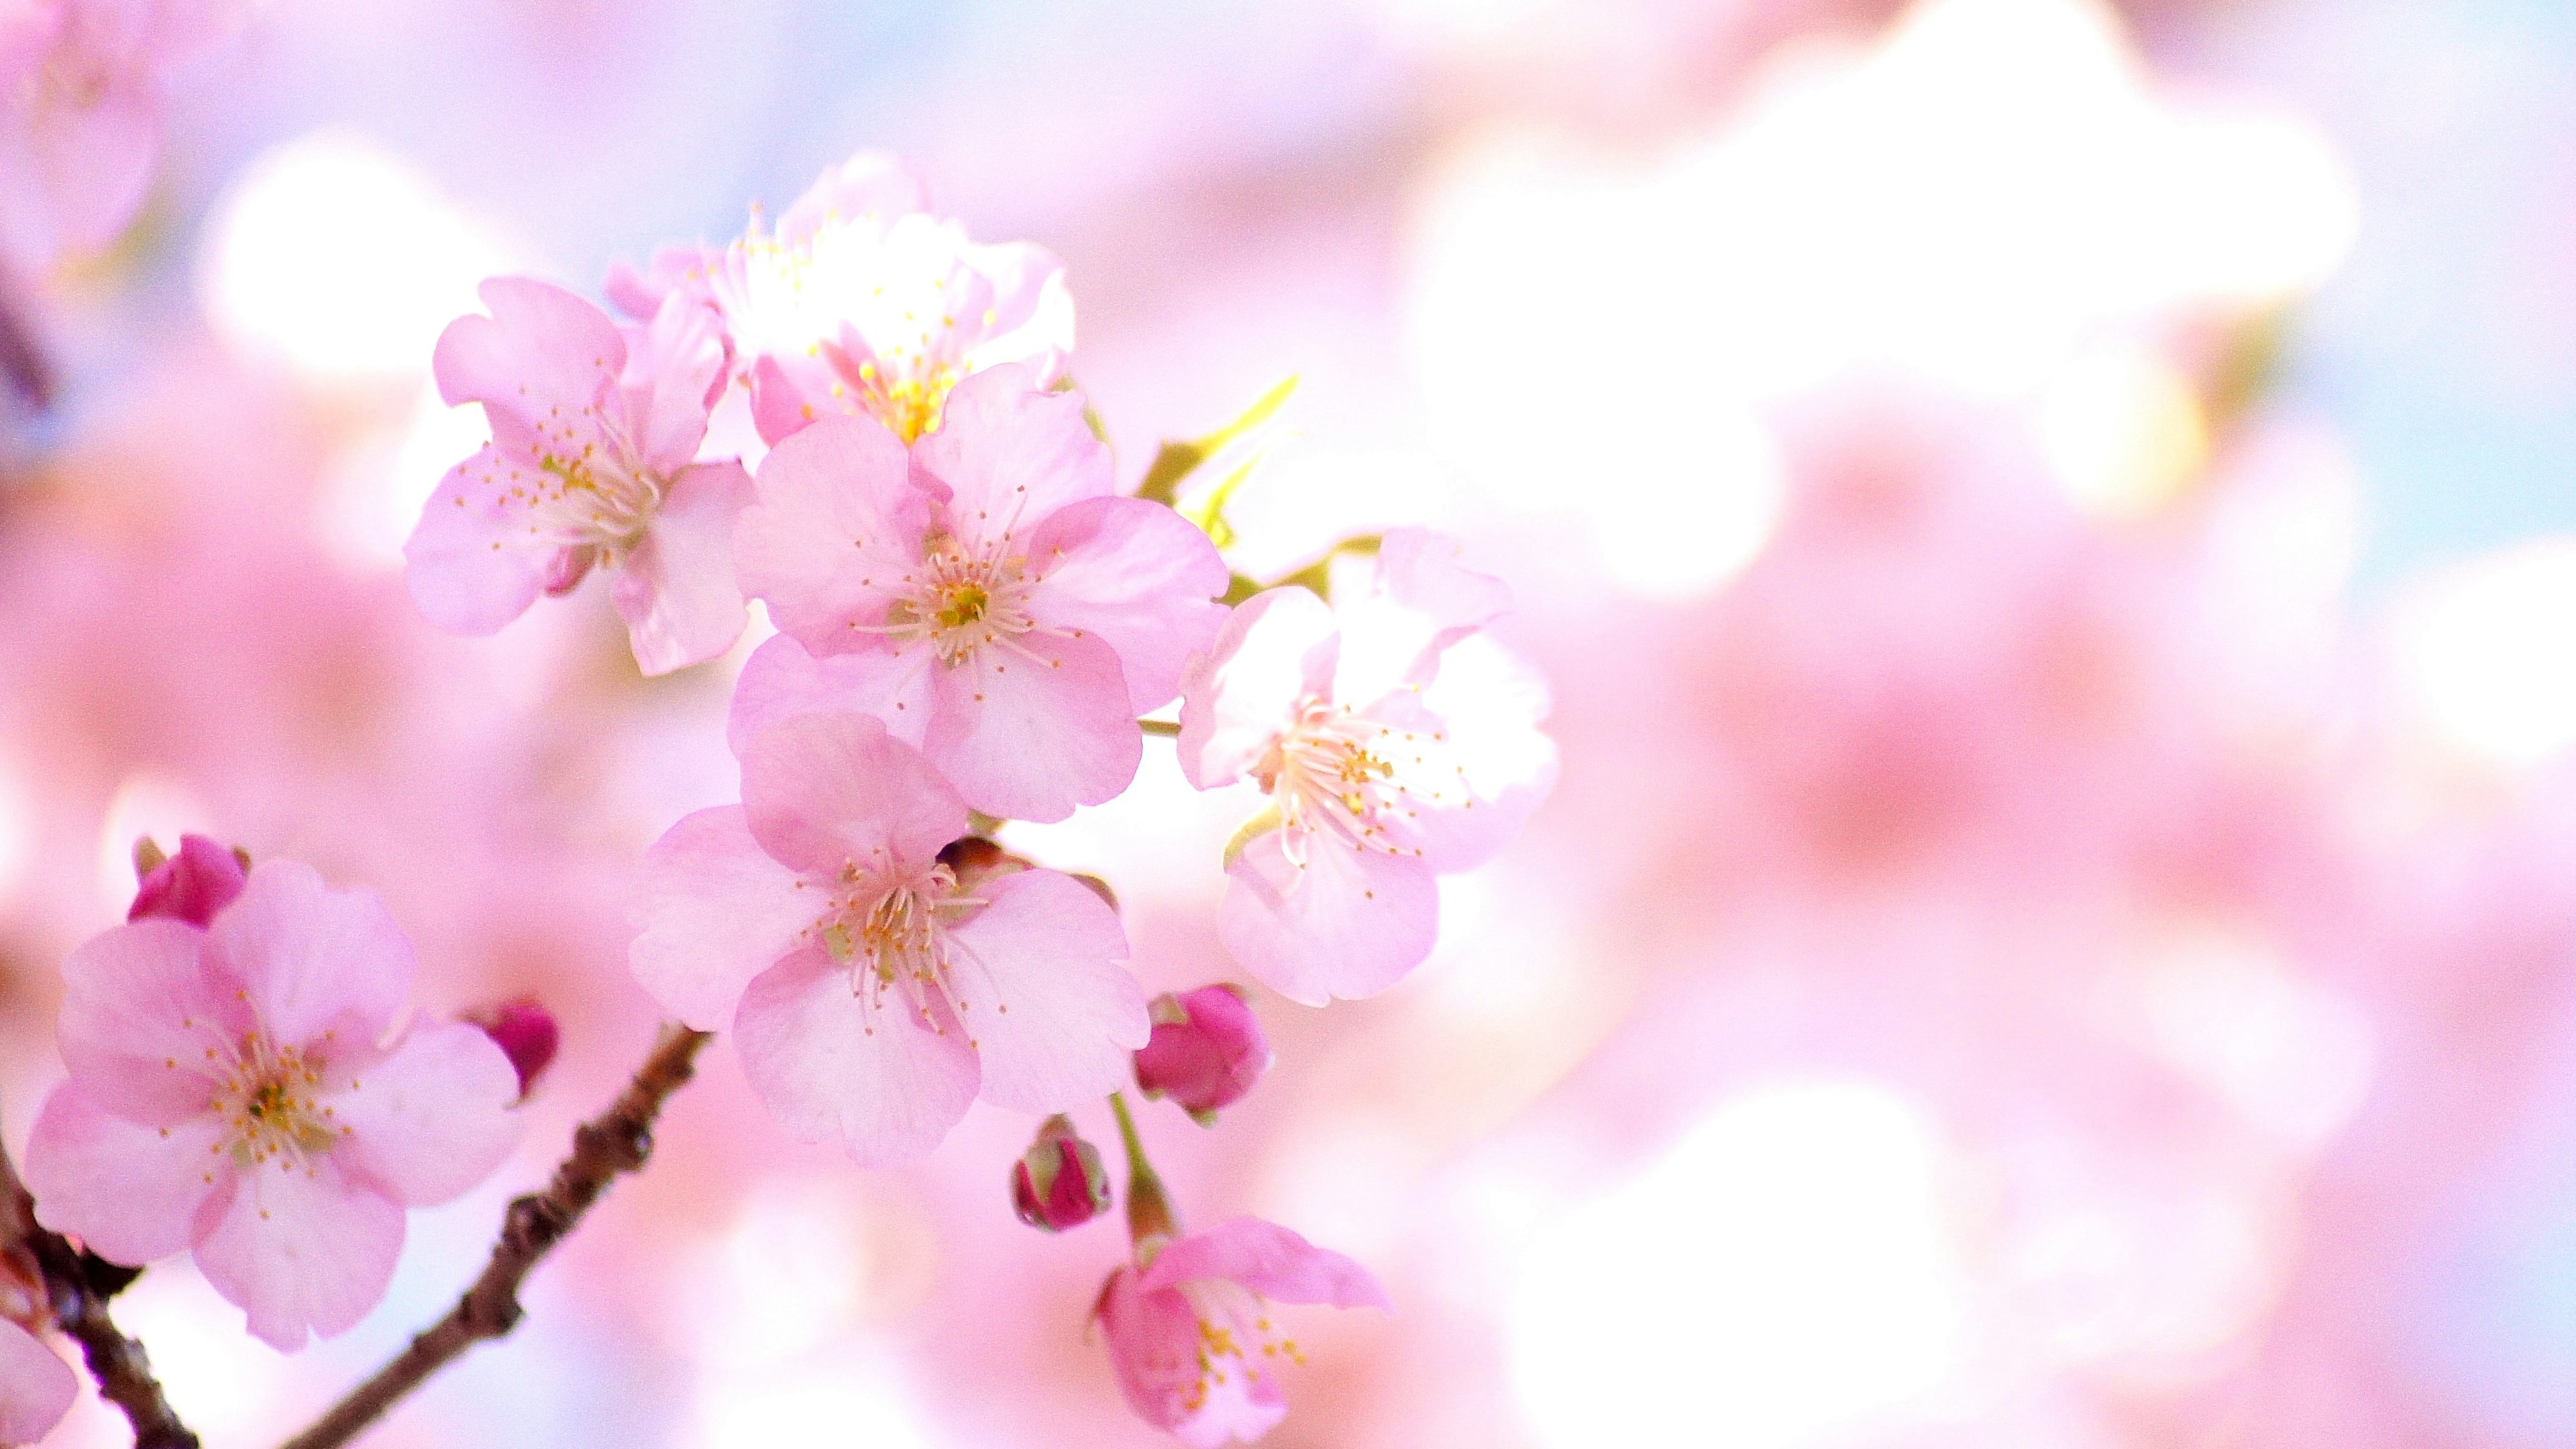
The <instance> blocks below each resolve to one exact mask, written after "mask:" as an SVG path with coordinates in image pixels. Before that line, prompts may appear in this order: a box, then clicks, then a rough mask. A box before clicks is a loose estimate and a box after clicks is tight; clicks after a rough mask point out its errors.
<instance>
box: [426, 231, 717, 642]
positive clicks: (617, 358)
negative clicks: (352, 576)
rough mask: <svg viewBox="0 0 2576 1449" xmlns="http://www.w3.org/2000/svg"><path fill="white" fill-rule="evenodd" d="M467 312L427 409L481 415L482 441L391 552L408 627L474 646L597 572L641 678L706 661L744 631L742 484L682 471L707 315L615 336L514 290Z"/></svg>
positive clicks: (710, 351) (712, 332) (676, 300)
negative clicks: (485, 438)
mask: <svg viewBox="0 0 2576 1449" xmlns="http://www.w3.org/2000/svg"><path fill="white" fill-rule="evenodd" d="M483 304H484V306H486V307H488V308H490V309H491V313H492V315H491V316H489V317H460V318H458V319H457V320H456V321H455V322H452V323H450V324H449V325H448V328H447V331H446V332H445V333H444V334H442V335H441V336H440V337H439V339H438V352H437V355H436V357H435V359H434V366H435V369H436V371H437V374H438V388H439V394H440V395H441V396H442V397H444V398H446V399H447V401H448V402H449V403H450V404H451V405H461V404H463V403H467V402H479V403H481V404H482V405H483V412H484V416H485V417H486V418H487V419H489V420H490V423H491V426H492V441H491V443H490V444H489V445H488V446H486V447H485V448H484V449H483V450H482V451H481V452H479V453H476V454H475V455H474V456H473V457H471V458H468V459H466V460H465V461H464V462H462V463H460V464H458V465H457V466H456V467H455V468H453V469H451V470H449V472H448V474H447V476H446V478H444V479H443V480H441V481H440V483H439V485H438V490H437V492H435V493H433V494H432V495H431V496H430V500H429V503H428V505H427V506H426V507H425V508H424V509H423V510H422V512H421V518H420V523H419V525H418V526H417V527H415V528H414V529H413V530H412V534H411V539H410V541H409V542H407V543H405V544H404V545H403V556H404V558H405V559H406V560H408V562H409V564H410V571H409V577H410V581H411V592H412V598H413V599H414V600H415V601H416V602H417V603H418V604H419V605H420V611H421V613H422V614H424V615H426V616H427V617H428V618H429V620H430V622H431V623H433V624H436V625H438V626H439V627H440V628H442V629H448V630H452V631H454V632H456V633H460V634H489V633H491V632H492V631H493V630H496V629H498V628H500V627H501V626H502V625H504V624H507V623H508V622H510V621H511V620H512V619H515V618H517V617H519V615H521V614H522V613H525V612H526V611H527V608H528V605H529V604H531V603H533V602H535V600H536V597H537V595H538V594H539V593H540V592H544V593H551V594H561V593H565V592H568V591H569V590H571V589H572V588H573V586H574V585H576V584H579V583H580V582H581V580H582V578H583V577H584V576H585V575H587V574H588V573H589V572H590V570H591V569H592V568H594V567H600V566H606V567H612V568H614V569H616V570H617V574H618V577H617V585H616V590H615V597H616V601H617V612H618V613H619V614H621V615H623V616H624V617H625V619H626V627H627V634H628V637H629V638H630V640H631V641H632V643H633V645H634V649H635V662H636V663H637V664H638V665H639V666H641V667H642V669H643V671H644V672H645V673H647V674H661V673H665V672H668V671H670V670H673V669H678V668H680V667H682V666H684V665H689V664H695V663H698V662H699V661H701V660H705V659H712V658H714V657H715V656H716V655H718V654H721V653H723V652H724V651H725V650H726V649H727V648H729V647H731V646H732V644H733V641H734V640H735V639H736V638H737V637H739V636H740V635H741V633H742V627H743V623H744V618H745V614H744V609H743V601H742V591H741V590H740V589H739V588H737V587H736V586H735V584H734V579H733V554H732V536H733V522H734V516H735V515H736V514H737V513H739V512H740V511H741V509H742V507H743V505H744V504H745V503H747V502H748V501H749V500H750V497H751V479H750V476H749V475H748V474H746V473H744V472H743V470H742V466H741V464H739V463H736V462H733V461H730V460H727V461H722V462H706V463H701V462H699V461H697V454H698V445H699V444H700V442H701V441H703V440H704V439H705V437H706V431H707V412H708V408H709V407H710V406H711V405H712V403H713V401H714V399H715V397H716V395H717V394H718V393H719V392H721V391H722V389H723V387H724V379H725V367H726V354H725V344H724V339H723V336H722V335H721V333H720V331H719V330H718V328H717V325H716V321H715V318H714V316H713V314H711V313H710V312H708V311H707V309H706V308H704V307H703V306H699V305H696V304H695V303H693V302H692V301H691V300H690V299H689V298H687V297H684V296H680V295H677V294H675V295H673V296H671V297H668V298H666V299H665V300H664V302H663V304H662V307H661V309H660V311H658V312H657V313H656V314H655V315H654V317H653V319H652V321H651V323H650V324H648V325H645V326H639V327H629V328H620V327H619V326H618V325H617V324H616V323H614V322H611V321H610V320H609V318H608V314H606V313H604V312H602V311H600V310H599V309H598V308H597V307H594V306H592V305H591V304H590V303H588V302H585V301H583V300H582V299H581V298H579V297H576V296H574V295H572V294H571V293H569V292H566V291H564V290H563V289H561V288H559V287H552V286H548V285H547V284H545V283H543V282H536V281H530V280H527V279H525V278H519V277H495V278H493V279H492V280H490V281H487V282H485V283H484V284H483Z"/></svg>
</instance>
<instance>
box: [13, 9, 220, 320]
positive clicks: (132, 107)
mask: <svg viewBox="0 0 2576 1449" xmlns="http://www.w3.org/2000/svg"><path fill="white" fill-rule="evenodd" d="M247 8H248V7H247V5H246V4H245V3H244V0H11V3H10V4H9V5H7V6H6V7H5V8H0V269H15V270H17V271H20V272H24V273H36V272H40V271H43V270H44V269H45V268H47V267H49V266H51V265H52V264H53V262H54V261H55V259H56V258H58V257H59V256H61V255H62V254H63V253H65V252H69V251H88V250H93V249H96V248H98V247H103V246H105V245H106V244H107V243H109V242H111V241H113V240H115V238H116V234H117V233H118V232H120V231H122V230H124V228H125V224H126V223H127V222H128V221H130V220H132V219H133V216H134V212H135V209H136V208H137V207H139V206H141V205H142V203H143V195H144V190H145V188H146V187H147V186H148V185H149V184H150V182H151V179H152V163H153V159H154V157H155V156H156V155H158V153H159V151H160V145H161V104H162V94H161V92H162V85H163V82H164V80H165V78H166V77H167V76H168V74H169V73H170V71H171V70H172V69H173V68H174V67H176V66H178V65H179V64H181V63H183V62H185V61H186V60H188V59H189V58H190V57H192V56H193V55H195V54H197V53H198V52H200V51H201V50H203V49H204V48H205V46H206V45H207V44H208V43H210V42H211V41H213V40H215V39H216V38H218V37H220V36H221V35H222V34H223V33H224V32H225V31H227V30H228V29H230V28H231V26H232V25H233V24H234V23H235V21H236V19H237V18H238V16H239V15H240V14H241V12H243V11H244V10H245V9H247Z"/></svg>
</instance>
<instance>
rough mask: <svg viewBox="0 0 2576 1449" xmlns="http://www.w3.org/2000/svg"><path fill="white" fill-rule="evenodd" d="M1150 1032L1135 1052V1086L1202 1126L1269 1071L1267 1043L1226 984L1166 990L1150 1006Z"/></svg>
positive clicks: (1256, 1021)
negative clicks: (1178, 1108) (1175, 991)
mask: <svg viewBox="0 0 2576 1449" xmlns="http://www.w3.org/2000/svg"><path fill="white" fill-rule="evenodd" d="M1149 1009H1150V1011H1151V1013H1152V1015H1153V1018H1154V1034H1153V1036H1151V1037H1150V1038H1148V1039H1147V1040H1146V1042H1145V1046H1144V1049H1143V1050H1142V1051H1139V1052H1137V1053H1136V1085H1137V1086H1139V1087H1141V1088H1143V1089H1144V1092H1145V1095H1146V1096H1148V1097H1169V1098H1171V1099H1172V1100H1173V1101H1174V1102H1177V1103H1179V1104H1180V1106H1181V1108H1182V1110H1184V1111H1186V1112H1188V1113H1189V1114H1190V1115H1191V1116H1192V1117H1194V1118H1196V1119H1197V1120H1198V1123H1199V1125H1200V1126H1202V1127H1210V1126H1214V1125H1215V1124H1216V1111H1217V1109H1218V1108H1219V1107H1225V1106H1230V1105H1232V1104H1233V1103H1235V1102H1236V1101H1239V1100H1241V1098H1242V1097H1243V1094H1244V1093H1246V1092H1249V1091H1251V1090H1252V1084H1253V1083H1255V1082H1258V1081H1260V1080H1261V1074H1262V1073H1263V1072H1266V1071H1268V1070H1270V1042H1269V1039H1268V1038H1266V1037H1264V1036H1263V1035H1262V1034H1261V1020H1260V1018H1259V1017H1256V1016H1254V1015H1253V1014H1252V1006H1251V1003H1249V1002H1247V1001H1245V1000H1244V997H1243V990H1242V988H1241V987H1238V986H1234V985H1232V984H1230V983H1227V982H1222V981H1220V982H1218V983H1217V984H1216V985H1214V986H1202V987H1200V988H1199V989H1198V990H1196V991H1192V992H1189V993H1187V994H1185V995H1180V996H1175V995H1173V994H1172V993H1170V992H1168V991H1167V992H1165V993H1163V994H1162V995H1160V996H1157V997H1155V998H1154V1001H1153V1005H1152V1006H1151V1007H1150V1008H1149Z"/></svg>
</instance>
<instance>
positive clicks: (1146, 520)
mask: <svg viewBox="0 0 2576 1449" xmlns="http://www.w3.org/2000/svg"><path fill="white" fill-rule="evenodd" d="M1036 381H1037V374H1036V372H1035V371H1034V370H1033V369H1031V368H1029V367H1027V366H1025V365H1016V364H1015V365H1010V366H1004V367H997V368H994V369H992V370H991V371H988V372H984V373H979V374H977V375H976V376H975V377H974V378H972V379H970V380H968V381H967V382H965V383H962V384H960V385H959V386H958V388H957V390H956V392H955V393H954V394H953V395H952V396H951V398H950V400H949V404H948V421H947V423H946V425H945V426H943V427H942V428H941V429H940V430H939V431H938V432H936V433H933V434H931V435H930V436H928V437H926V438H923V439H921V440H920V441H919V442H917V443H915V444H913V445H912V446H911V447H910V449H909V450H907V449H906V447H905V446H904V444H903V442H902V440H901V439H899V438H898V437H896V436H895V434H893V433H891V432H889V431H887V430H886V428H885V427H883V426H882V425H880V424H879V423H877V422H876V421H875V420H873V419H870V418H845V419H833V420H830V421H828V422H825V423H822V424H818V425H816V426H814V427H812V428H808V429H806V430H805V431H804V432H801V433H798V434H797V435H795V436H794V437H792V438H790V439H788V440H787V441H786V442H783V443H781V444H779V446H778V447H776V448H775V449H772V450H771V452H770V454H769V456H768V457H767V458H765V459H763V460H762V462H761V466H760V479H759V484H758V488H759V501H758V502H756V503H755V504H753V505H752V506H751V507H750V508H748V509H745V510H744V512H743V515H742V524H741V527H740V528H739V530H738V531H737V533H736V537H735V543H734V556H735V562H736V566H737V567H738V569H739V570H740V573H741V577H742V580H743V586H744V590H745V592H747V593H750V594H752V595H753V596H755V597H758V598H761V599H763V600H766V601H767V603H768V605H769V614H770V617H771V619H773V620H775V621H776V622H777V624H778V627H779V628H780V629H781V630H782V631H783V633H782V635H781V636H780V637H779V638H776V639H773V640H771V641H769V642H768V643H766V644H764V645H762V646H761V648H760V649H759V650H758V651H756V652H755V653H754V654H753V656H752V658H751V660H750V662H749V663H748V664H747V665H746V666H745V667H744V670H743V675H742V679H741V681H740V683H739V685H738V686H737V689H736V693H735V697H734V716H733V721H732V724H731V727H730V730H731V736H732V739H733V742H734V745H735V748H736V749H740V748H741V747H742V745H743V742H744V741H745V740H746V739H747V738H749V737H750V736H752V735H754V734H756V733H758V732H759V731H760V730H761V729H763V728H764V727H766V726H767V725H769V724H770V723H772V722H775V721H777V720H779V719H783V718H788V717H791V716H793V715H795V714H798V713H802V712H806V711H810V710H817V709H849V710H857V711H861V712H863V713H867V714H871V715H874V716H876V717H877V718H878V719H880V720H882V721H884V722H885V725H886V728H887V729H888V730H889V731H890V732H892V733H893V735H894V736H895V737H896V738H897V739H900V740H902V741H903V742H904V743H906V744H908V745H912V746H915V747H917V748H919V749H920V750H921V751H922V752H923V753H924V754H926V755H928V756H929V757H930V761H931V763H932V764H934V765H936V766H938V767H939V769H940V771H941V772H942V773H943V774H945V775H946V776H947V777H948V779H949V780H950V781H951V782H953V783H954V784H955V785H956V787H957V790H958V792H959V793H960V794H962V795H963V796H964V797H965V799H966V803H967V804H968V805H970V806H972V807H974V808H975V809H977V810H981V811H984V812H985V813H987V814H990V815H996V816H1001V817H1004V818H1008V819H1019V820H1061V819H1063V818H1065V817H1066V816H1068V815H1070V814H1072V813H1073V811H1074V808H1075V807H1076V806H1078V805H1093V804H1098V803H1099V802H1101V801H1103V800H1107V799H1109V798H1110V797H1112V796H1114V795H1116V794H1117V793H1118V792H1119V791H1121V790H1123V789H1125V788H1126V787H1127V783H1128V781H1130V780H1131V779H1133V778H1134V777H1135V773H1136V766H1137V762H1138V761H1139V760H1140V759H1141V758H1142V756H1143V752H1144V735H1143V732H1142V731H1141V730H1140V729H1139V728H1138V727H1137V724H1136V717H1137V716H1138V715H1139V714H1142V713H1144V712H1145V711H1147V710H1150V709H1154V708H1156V707H1158V706H1160V705H1163V704H1165V703H1168V702H1169V701H1170V700H1171V698H1172V696H1173V695H1174V694H1175V693H1177V692H1178V690H1179V687H1180V678H1181V670H1182V668H1183V666H1184V665H1185V664H1186V663H1187V662H1188V660H1189V658H1190V656H1191V655H1192V654H1194V653H1195V652H1197V651H1198V650H1200V649H1202V648H1204V647H1205V646H1206V645H1207V643H1208V642H1209V640H1210V639H1212V638H1213V637H1214V636H1215V633H1216V631H1217V629H1218V627H1219V626H1220V624H1221V623H1222V621H1223V619H1224V617H1225V610H1224V607H1223V606H1222V605H1221V604H1219V603H1217V602H1216V599H1215V596H1216V595H1218V594H1220V593H1222V592H1223V591H1224V589H1225V586H1226V577H1227V574H1226V567H1225V563H1224V561H1223V560H1222V559H1221V558H1219V557H1218V556H1217V552H1216V549H1215V547H1214V546H1213V545H1211V544H1210V543H1209V542H1208V540H1207V537H1206V535H1204V534H1202V533H1201V532H1200V531H1199V530H1198V529H1197V528H1195V527H1193V526H1192V525H1191V524H1190V523H1189V522H1188V521H1187V520H1185V519H1183V518H1182V517H1181V516H1180V515H1179V514H1177V513H1175V512H1173V511H1172V510H1171V509H1169V508H1166V507H1164V506H1162V505H1161V504H1157V503H1148V502H1145V501H1143V500H1141V499H1135V498H1122V497H1119V496H1116V494H1115V491H1114V484H1113V481H1112V475H1111V471H1110V459H1109V452H1108V450H1107V449H1106V448H1104V447H1102V446H1101V444H1100V441H1099V439H1097V438H1096V437H1094V436H1093V435H1092V433H1091V429H1090V428H1089V427H1088V426H1087V425H1086V424H1085V423H1084V422H1083V399H1082V395H1081V394H1079V393H1072V392H1040V391H1037V390H1035V388H1034V384H1035V382H1036Z"/></svg>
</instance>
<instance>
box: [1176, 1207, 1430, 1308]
mask: <svg viewBox="0 0 2576 1449" xmlns="http://www.w3.org/2000/svg"><path fill="white" fill-rule="evenodd" d="M1200 1278H1223V1279H1226V1280H1228V1281H1230V1282H1235V1283H1240V1284H1242V1285H1243V1286H1244V1287H1246V1288H1249V1289H1251V1290H1252V1291H1253V1292H1255V1293H1258V1294H1260V1295H1261V1296H1262V1297H1264V1298H1269V1299H1274V1300H1276V1301H1278V1302H1281V1303H1329V1304H1331V1305H1333V1306H1334V1307H1336V1308H1383V1309H1387V1310H1390V1311H1392V1310H1393V1309H1394V1307H1395V1305H1394V1304H1393V1303H1391V1302H1389V1301H1388V1300H1387V1296H1386V1290H1385V1289H1384V1288H1382V1287H1380V1286H1378V1281H1377V1279H1376V1278H1375V1277H1374V1276H1372V1275H1371V1274H1370V1273H1369V1270H1368V1269H1366V1268H1363V1267H1361V1266H1360V1265H1359V1264H1357V1263H1355V1262H1353V1261H1351V1260H1350V1259H1349V1258H1346V1257H1343V1256H1342V1255H1341V1254H1339V1253H1335V1252H1331V1251H1328V1250H1326V1249H1323V1248H1318V1247H1316V1246H1315V1245H1314V1244H1312V1243H1309V1242H1307V1241H1306V1240H1305V1239H1304V1238H1301V1237H1299V1236H1298V1235H1297V1234H1295V1233H1292V1232H1290V1231H1289V1230H1287V1229H1286V1228H1283V1227H1281V1226H1279V1225H1278V1224H1277V1223H1267V1222H1263V1221H1262V1220H1261V1219H1259V1218H1235V1219H1233V1220H1231V1221H1229V1222H1224V1223H1219V1224H1218V1225H1217V1226H1215V1227H1213V1228H1210V1229H1208V1230H1207V1231H1206V1232H1203V1233H1193V1234H1191V1235H1190V1236H1188V1237H1186V1238H1183V1239H1181V1240H1180V1241H1179V1242H1176V1243H1173V1244H1172V1245H1171V1246H1169V1247H1167V1248H1165V1249H1163V1251H1162V1254H1161V1256H1159V1257H1157V1258H1155V1259H1154V1266H1152V1267H1150V1268H1147V1269H1146V1270H1145V1272H1144V1276H1143V1277H1142V1279H1140V1280H1139V1283H1138V1286H1139V1287H1142V1288H1144V1289H1145V1290H1147V1291H1148V1292H1151V1291H1152V1290H1154V1289H1158V1288H1177V1287H1179V1286H1180V1285H1181V1284H1183V1283H1188V1282H1192V1281H1195V1280H1197V1279H1200Z"/></svg>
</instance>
